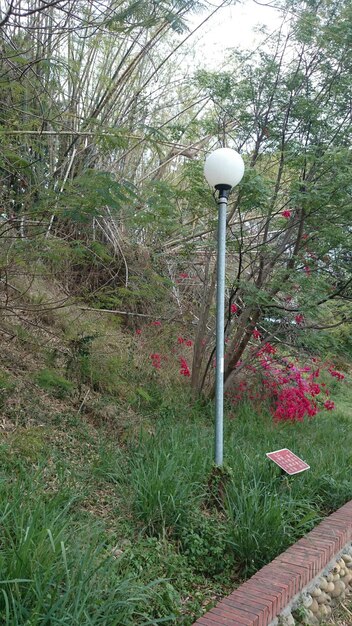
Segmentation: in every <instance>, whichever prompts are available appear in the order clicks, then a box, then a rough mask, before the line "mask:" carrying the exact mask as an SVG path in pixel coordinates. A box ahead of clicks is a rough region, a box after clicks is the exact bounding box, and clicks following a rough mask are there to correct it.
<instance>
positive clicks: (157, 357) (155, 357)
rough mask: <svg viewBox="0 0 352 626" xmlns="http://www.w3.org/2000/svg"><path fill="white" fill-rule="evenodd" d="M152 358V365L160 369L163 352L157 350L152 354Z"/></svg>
mask: <svg viewBox="0 0 352 626" xmlns="http://www.w3.org/2000/svg"><path fill="white" fill-rule="evenodd" d="M150 358H151V360H152V366H153V367H155V368H156V369H157V370H159V369H160V367H161V354H159V353H158V352H155V353H154V354H151V355H150Z"/></svg>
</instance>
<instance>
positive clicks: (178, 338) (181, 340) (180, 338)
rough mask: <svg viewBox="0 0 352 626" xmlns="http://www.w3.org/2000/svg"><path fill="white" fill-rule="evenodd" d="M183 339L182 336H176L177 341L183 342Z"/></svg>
mask: <svg viewBox="0 0 352 626" xmlns="http://www.w3.org/2000/svg"><path fill="white" fill-rule="evenodd" d="M184 342H185V340H184V338H183V337H177V343H184Z"/></svg>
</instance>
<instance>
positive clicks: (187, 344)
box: [186, 339, 193, 348]
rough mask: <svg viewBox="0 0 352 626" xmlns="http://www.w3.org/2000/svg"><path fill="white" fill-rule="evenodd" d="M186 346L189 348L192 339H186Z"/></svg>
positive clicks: (191, 344)
mask: <svg viewBox="0 0 352 626" xmlns="http://www.w3.org/2000/svg"><path fill="white" fill-rule="evenodd" d="M186 346H188V347H189V348H190V347H191V346H193V341H192V339H188V340H187V341H186Z"/></svg>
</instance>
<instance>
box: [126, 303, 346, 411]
mask: <svg viewBox="0 0 352 626" xmlns="http://www.w3.org/2000/svg"><path fill="white" fill-rule="evenodd" d="M231 311H232V312H233V313H235V312H236V311H237V306H236V305H231ZM295 321H296V323H297V324H302V323H304V317H303V315H301V314H297V315H296V318H295ZM160 326H161V324H160V322H158V321H156V322H151V323H150V324H148V326H146V327H145V329H144V330H143V332H142V331H141V330H140V329H138V330H137V331H136V335H137V336H138V343H139V346H140V348H141V350H143V351H144V354H145V352H146V350H148V346H150V347H152V346H153V347H154V350H155V348H156V346H157V345H160V344H158V341H160ZM148 328H149V331H148ZM252 337H253V340H254V341H252V343H251V347H250V350H251V353H252V354H251V356H252V358H251V361H250V363H248V364H246V365H244V364H243V362H241V361H240V362H239V363H238V364H237V367H238V368H240V370H239V371H240V372H241V373H239V376H238V378H239V380H237V381H236V383H235V385H234V387H233V389H232V390H230V391H227V392H226V396H227V398H228V399H229V400H230V401H231V402H232V403H233V404H237V403H238V402H240V401H241V400H244V399H247V400H249V401H251V402H258V405H260V406H262V403H263V402H264V401H267V402H268V403H269V405H270V407H271V412H272V415H273V418H274V419H275V420H280V421H282V420H285V421H303V420H304V419H305V418H307V417H308V418H311V417H313V416H314V415H316V414H317V413H318V412H319V411H320V410H322V409H326V410H327V411H332V410H333V409H334V408H335V405H334V402H332V400H330V397H329V396H330V392H329V390H328V388H327V385H326V381H327V380H328V378H327V376H329V375H330V376H331V377H332V378H334V379H335V380H336V381H342V380H344V378H345V376H344V374H342V373H341V372H339V371H338V370H336V369H335V367H334V366H333V365H331V364H322V363H319V361H318V359H317V358H312V359H310V360H309V362H308V363H307V364H305V365H302V364H300V363H299V362H298V360H290V359H286V358H284V357H281V356H280V354H279V353H278V349H277V347H276V346H275V345H273V344H272V343H270V342H269V341H265V340H263V339H262V334H261V333H260V332H259V330H258V329H257V328H254V330H253V332H252ZM172 341H173V346H171V348H170V350H169V351H168V354H167V355H165V354H163V353H162V352H157V351H155V352H151V354H149V363H150V364H151V366H152V368H154V370H161V371H162V373H163V375H165V374H166V375H168V376H169V377H170V380H172V379H174V378H175V376H176V377H177V375H179V376H182V377H184V378H190V377H191V368H190V365H189V359H190V357H191V355H192V348H193V340H192V339H188V338H187V337H183V336H181V335H179V336H175V337H174V338H173V339H172ZM144 342H145V343H144ZM150 347H149V350H150ZM159 349H160V348H159ZM149 350H148V352H149ZM228 356H229V355H228V354H227V355H226V356H225V358H228ZM144 358H145V357H144ZM166 364H167V367H165V365H166ZM212 364H213V367H216V359H215V357H214V358H213V359H212ZM324 377H325V381H324Z"/></svg>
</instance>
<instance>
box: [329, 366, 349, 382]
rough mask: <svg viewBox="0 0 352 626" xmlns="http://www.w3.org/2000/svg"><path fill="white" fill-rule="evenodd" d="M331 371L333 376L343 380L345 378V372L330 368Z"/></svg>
mask: <svg viewBox="0 0 352 626" xmlns="http://www.w3.org/2000/svg"><path fill="white" fill-rule="evenodd" d="M329 372H330V374H331V376H333V377H334V378H337V380H343V379H344V378H345V375H344V374H341V372H337V371H336V370H334V369H332V368H330V369H329Z"/></svg>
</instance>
